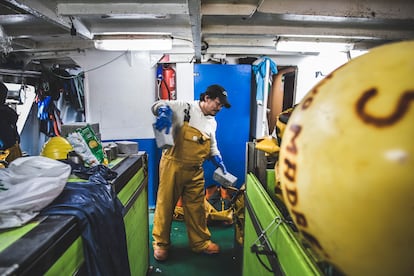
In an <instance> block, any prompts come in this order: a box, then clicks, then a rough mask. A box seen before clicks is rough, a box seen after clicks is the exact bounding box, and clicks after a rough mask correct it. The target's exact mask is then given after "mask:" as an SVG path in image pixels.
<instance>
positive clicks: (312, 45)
mask: <svg viewBox="0 0 414 276" xmlns="http://www.w3.org/2000/svg"><path fill="white" fill-rule="evenodd" d="M352 48H353V44H351V43H341V42H313V41H278V42H277V43H276V50H277V51H281V52H319V53H320V52H347V51H349V50H352Z"/></svg>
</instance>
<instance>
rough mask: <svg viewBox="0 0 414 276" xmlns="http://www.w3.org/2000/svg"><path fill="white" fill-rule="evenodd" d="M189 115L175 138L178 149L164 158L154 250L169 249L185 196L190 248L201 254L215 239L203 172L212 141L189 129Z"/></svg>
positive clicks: (154, 233)
mask: <svg viewBox="0 0 414 276" xmlns="http://www.w3.org/2000/svg"><path fill="white" fill-rule="evenodd" d="M188 113H189V112H188ZM188 113H187V117H186V119H185V121H184V124H183V126H182V127H181V129H180V130H179V132H178V133H177V135H176V137H175V140H174V144H175V145H174V146H173V147H172V148H170V149H168V150H166V151H164V152H163V154H162V157H161V161H160V170H159V171H160V183H159V187H158V194H157V203H156V208H155V214H154V227H153V231H152V236H153V239H154V241H153V245H154V247H161V248H163V249H168V248H169V246H170V232H171V223H172V219H173V213H174V208H175V205H176V203H177V201H178V198H179V197H180V196H182V199H183V208H184V214H185V215H184V221H185V224H186V227H187V234H188V238H189V243H190V248H191V249H192V250H193V251H195V252H201V251H203V250H204V249H206V248H207V247H208V245H209V243H210V237H211V234H210V231H209V230H208V228H207V221H206V215H205V209H204V197H205V194H204V171H203V168H202V165H203V162H204V160H205V159H206V158H207V157H208V156H209V155H210V139H209V138H207V137H206V136H204V135H203V134H202V133H201V132H200V131H199V130H197V129H196V128H194V127H191V126H189V124H188V121H189V115H188Z"/></svg>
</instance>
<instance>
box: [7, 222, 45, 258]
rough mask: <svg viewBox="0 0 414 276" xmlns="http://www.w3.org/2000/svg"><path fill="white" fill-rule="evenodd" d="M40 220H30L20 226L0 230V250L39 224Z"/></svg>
mask: <svg viewBox="0 0 414 276" xmlns="http://www.w3.org/2000/svg"><path fill="white" fill-rule="evenodd" d="M39 223H40V222H38V221H32V222H29V223H27V224H26V225H23V226H21V227H16V228H11V229H5V230H0V252H2V251H3V250H4V249H6V248H7V247H9V246H10V245H11V244H12V243H14V242H15V241H17V240H18V239H20V238H21V237H23V235H25V234H26V233H28V232H30V230H32V229H33V228H35V227H36V226H37V225H39Z"/></svg>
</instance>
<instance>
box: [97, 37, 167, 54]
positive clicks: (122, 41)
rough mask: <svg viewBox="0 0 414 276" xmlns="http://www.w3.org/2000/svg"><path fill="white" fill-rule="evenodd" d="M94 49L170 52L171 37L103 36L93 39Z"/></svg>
mask: <svg viewBox="0 0 414 276" xmlns="http://www.w3.org/2000/svg"><path fill="white" fill-rule="evenodd" d="M94 43H95V48H96V49H99V50H107V51H126V50H130V51H145V50H153V51H159V50H171V49H172V38H171V36H151V35H150V36H149V35H108V36H106V35H104V36H97V37H95V38H94Z"/></svg>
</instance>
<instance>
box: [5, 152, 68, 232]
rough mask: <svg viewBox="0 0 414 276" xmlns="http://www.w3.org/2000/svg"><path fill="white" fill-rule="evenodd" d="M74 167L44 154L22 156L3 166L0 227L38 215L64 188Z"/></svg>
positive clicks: (9, 225)
mask: <svg viewBox="0 0 414 276" xmlns="http://www.w3.org/2000/svg"><path fill="white" fill-rule="evenodd" d="M70 173H71V167H70V166H69V165H68V164H65V163H63V162H60V161H56V160H53V159H50V158H47V157H43V156H30V157H20V158H18V159H16V160H14V161H13V162H11V163H10V165H9V167H8V168H5V169H0V229H1V228H10V227H16V226H21V225H23V224H24V223H26V222H28V221H29V220H31V219H32V218H34V217H35V216H36V215H37V214H38V213H39V211H41V210H42V209H43V208H44V207H46V206H47V205H49V204H50V203H51V202H52V201H53V200H54V199H55V198H56V197H57V196H58V195H59V194H60V193H61V192H62V190H63V188H64V187H65V185H66V182H67V180H68V177H69V175H70Z"/></svg>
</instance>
